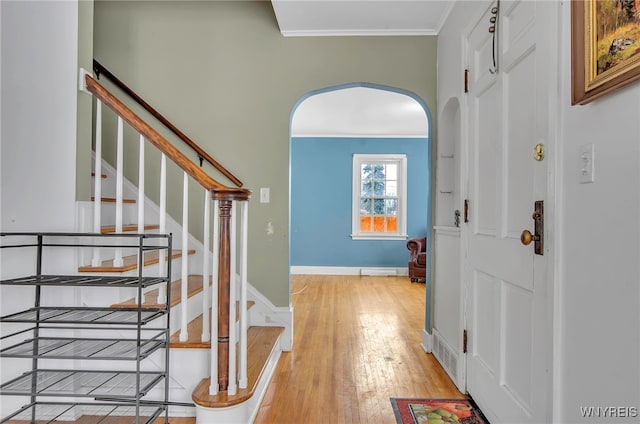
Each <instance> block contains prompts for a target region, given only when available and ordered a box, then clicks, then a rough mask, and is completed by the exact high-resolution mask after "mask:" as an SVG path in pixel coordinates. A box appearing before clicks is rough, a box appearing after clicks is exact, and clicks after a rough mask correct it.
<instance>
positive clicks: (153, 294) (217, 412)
mask: <svg viewBox="0 0 640 424" xmlns="http://www.w3.org/2000/svg"><path fill="white" fill-rule="evenodd" d="M86 78H87V87H88V88H87V89H88V90H89V91H91V93H93V94H94V95H95V96H97V98H99V99H100V101H102V102H104V104H106V105H107V106H109V107H110V108H112V109H113V110H114V111H115V112H116V114H118V115H121V116H124V118H123V119H124V120H125V121H126V122H127V123H129V125H131V126H132V127H133V128H134V129H135V130H137V131H138V132H139V133H140V134H141V135H144V138H145V139H146V140H147V142H150V143H151V144H153V145H154V146H155V147H157V148H158V149H159V150H160V151H161V152H162V153H163V154H165V155H167V157H168V158H170V159H171V160H173V161H174V162H175V163H176V164H178V166H179V167H180V168H182V169H183V170H184V172H185V187H186V179H187V174H188V175H190V176H191V177H192V178H193V179H195V181H197V182H198V183H199V184H200V185H201V186H203V187H204V188H205V189H206V190H207V191H208V192H210V193H212V194H213V196H212V197H213V199H214V200H216V202H218V203H219V204H220V205H219V209H220V216H221V217H220V220H221V223H219V228H220V231H219V237H220V241H219V243H220V248H219V249H218V251H217V254H218V255H219V257H220V265H219V269H220V271H219V273H218V280H219V281H220V283H219V289H218V298H219V302H220V303H219V305H221V306H220V308H221V310H222V312H220V314H221V315H220V316H221V317H224V310H225V309H224V308H225V306H224V305H225V303H224V302H225V298H226V308H227V309H226V310H227V311H228V305H229V298H228V296H229V294H228V290H229V277H230V273H231V272H235V268H234V267H233V266H232V267H230V266H229V265H228V263H230V262H231V256H230V250H229V247H228V245H226V244H223V243H228V241H227V240H226V239H228V238H229V237H230V236H232V232H231V231H230V230H229V228H230V223H231V219H230V218H229V215H228V214H227V215H225V213H226V212H225V211H229V210H230V209H231V208H232V207H234V206H232V205H234V204H235V199H236V198H238V199H240V200H245V201H246V200H248V194H247V193H250V192H248V191H247V190H245V189H241V188H228V187H225V186H223V185H221V184H219V183H217V182H216V181H215V180H213V179H211V178H210V177H209V176H208V175H206V174H204V173H203V172H202V171H201V170H200V168H198V167H197V166H196V165H195V164H192V163H191V162H190V161H189V160H188V159H186V158H185V157H184V156H183V155H182V154H181V153H180V152H178V151H177V150H176V149H175V148H173V147H172V146H170V145H167V143H168V142H166V140H165V139H164V138H162V136H160V135H159V134H158V133H156V132H155V130H153V129H152V128H150V127H149V126H148V124H146V123H145V122H144V121H142V120H141V119H140V118H139V117H137V116H135V114H133V112H131V111H130V110H128V109H127V108H126V106H124V105H123V104H121V103H120V102H119V101H118V100H117V99H115V98H114V96H113V95H111V94H110V93H109V92H108V91H106V90H105V89H104V88H103V87H102V86H100V85H99V84H97V82H96V81H95V80H93V79H92V78H91V77H89V76H87V77H86ZM141 140H142V137H141ZM141 143H142V141H141ZM99 157H100V156H98V155H97V154H96V170H98V158H99ZM108 168H109V166H108V165H106V164H104V165H100V170H99V171H98V174H99V175H100V177H99V178H96V173H92V176H93V178H94V180H99V181H105V182H106V184H109V182H108V181H109V180H110V179H111V178H112V177H113V176H114V175H110V174H113V171H109V169H108ZM105 169H107V171H106V172H103V171H104V170H105ZM120 172H121V171H120ZM122 179H123V177H122V174H118V176H117V178H115V180H120V181H122ZM236 180H237V179H236ZM238 181H239V180H238ZM100 184H105V183H100ZM120 184H122V183H120ZM129 184H130V183H129ZM96 187H97V185H96ZM96 190H97V188H96ZM100 190H101V191H102V189H100ZM122 191H123V189H122V188H120V190H119V192H120V194H119V195H116V197H109V196H102V193H101V192H100V194H99V195H96V197H98V198H99V199H100V202H101V203H100V205H101V207H102V205H104V204H110V206H106V205H105V206H106V207H109V208H113V205H112V204H113V203H116V204H120V205H122V206H121V207H129V208H131V207H141V206H142V207H143V209H142V210H143V211H144V209H145V208H144V205H141V203H142V204H144V203H145V202H148V199H147V200H145V199H144V198H141V197H140V196H139V197H138V199H137V200H136V199H133V198H124V197H123V196H122ZM141 191H143V190H141ZM128 195H129V197H135V194H134V193H128ZM116 199H119V201H118V200H116ZM92 201H94V204H95V203H97V202H96V201H95V198H94V197H92ZM218 203H214V204H218ZM149 206H151V208H150V209H152V210H153V209H156V210H159V211H160V215H161V216H162V211H163V209H162V206H160V208H158V206H156V205H149ZM215 213H217V211H215ZM183 215H184V212H183ZM206 215H207V214H206V212H205V216H206ZM97 216H100V215H97ZM120 217H121V218H120V219H122V212H120ZM138 217H139V218H140V215H139V216H138ZM158 219H160V217H158ZM132 221H135V220H133V219H130V220H129V221H128V222H132ZM120 222H122V221H120ZM141 222H143V221H141ZM160 222H161V224H157V223H155V222H154V223H147V222H144V225H143V227H144V231H145V232H148V231H150V232H157V231H161V228H162V226H163V225H166V224H162V219H160ZM214 222H215V221H214ZM101 224H102V225H101V226H100V228H99V231H100V232H101V233H103V234H107V233H108V234H123V235H124V234H126V233H136V232H138V224H136V223H130V224H127V225H121V227H120V228H121V233H116V225H113V223H112V222H107V223H102V222H101ZM225 226H226V227H225ZM183 227H184V225H183ZM205 228H206V227H205ZM225 228H226V229H225ZM94 232H96V231H94ZM165 232H167V233H168V232H169V231H168V230H167V231H165ZM173 232H174V233H176V232H179V233H182V232H183V231H182V228H180V229H176V228H174V229H173ZM205 232H206V230H205ZM225 237H226V239H225ZM187 240H189V238H188V237H187V236H183V238H182V245H183V246H187V245H189V248H188V249H186V248H185V249H184V250H181V249H179V248H175V247H174V250H173V251H172V254H171V258H170V259H171V260H172V261H176V266H175V267H174V266H172V267H171V268H172V269H178V268H180V266H179V264H180V263H182V268H184V264H185V263H186V262H184V261H182V260H183V256H184V253H186V255H187V256H188V257H193V258H199V260H200V261H202V260H203V258H204V256H205V255H207V256H209V255H211V253H210V252H208V251H205V249H204V248H203V247H202V245H197V243H194V242H193V241H189V242H187ZM176 242H177V239H176V238H174V244H176ZM216 243H217V242H216V241H215V239H214V246H215V244H216ZM177 244H179V243H177ZM207 245H208V243H207ZM207 250H208V249H207ZM215 252H216V249H214V254H216V253H215ZM160 260H161V259H160V256H159V254H158V251H153V250H152V251H148V252H145V253H144V255H143V262H142V265H143V267H144V269H145V271H143V273H146V272H147V271H146V268H147V267H148V268H149V272H150V273H151V274H152V273H153V270H154V269H156V268H157V265H158V264H159V262H160ZM195 260H196V261H197V260H198V259H195ZM223 261H226V263H227V265H225V263H223ZM92 263H93V265H84V266H80V267H79V268H78V272H79V273H108V274H120V273H126V274H127V275H131V274H132V273H137V272H138V263H139V261H138V256H137V255H136V254H133V255H132V254H128V255H126V256H124V257H123V258H122V265H116V264H114V259H102V260H100V261H96V260H92ZM191 263H193V261H190V262H189V264H191ZM96 264H97V265H96ZM191 268H192V266H191V265H189V266H188V268H187V270H186V273H185V271H184V270H183V271H182V272H183V275H182V276H181V277H180V278H175V277H173V281H172V283H171V284H170V287H167V290H170V307H171V308H172V312H171V318H172V319H174V320H177V318H174V317H175V316H178V315H180V314H182V315H183V316H184V315H185V312H184V311H185V310H186V311H187V312H186V315H187V316H189V317H192V318H189V320H188V325H187V326H186V328H187V334H188V337H187V340H183V341H181V340H180V330H179V328H180V325H176V324H175V323H172V324H171V325H172V332H173V333H172V336H171V338H170V341H169V348H170V349H171V351H172V354H171V356H172V357H173V356H175V355H178V358H179V360H174V359H173V358H172V360H171V362H172V366H171V372H170V376H171V377H172V380H175V381H177V380H180V381H179V384H178V386H180V387H183V388H184V390H189V387H191V388H192V389H193V390H192V391H191V392H190V393H182V392H179V390H182V389H176V393H178V396H179V397H180V398H179V399H171V397H170V401H177V402H185V401H187V399H185V396H188V399H189V400H190V401H193V402H194V404H195V406H196V413H195V415H196V418H197V421H198V422H203V423H211V422H225V423H232V422H238V423H244V422H249V421H252V419H253V418H252V417H253V416H255V413H256V412H257V408H258V407H259V404H260V401H261V399H262V396H263V395H264V391H265V390H266V386H267V384H268V381H269V379H270V377H271V373H272V372H273V369H274V368H275V363H276V362H277V360H278V358H279V355H280V352H281V351H282V347H281V342H280V340H281V337H282V335H283V332H284V330H285V329H284V327H281V326H275V325H276V324H273V323H270V325H269V326H264V325H259V324H261V319H260V318H255V319H252V318H251V317H252V309H253V307H254V305H255V303H256V301H254V300H248V301H247V304H246V309H247V310H248V314H247V315H248V325H247V324H245V325H247V327H248V330H247V333H246V351H247V354H246V358H247V368H246V370H247V371H246V380H247V384H246V386H247V387H246V388H238V390H237V391H236V393H235V394H229V392H228V391H227V388H226V386H225V385H224V384H223V383H220V384H218V385H217V386H218V391H217V393H216V394H214V395H211V394H210V387H211V379H210V377H209V375H208V369H209V368H210V366H212V365H211V360H210V358H209V356H210V355H212V354H213V352H214V350H215V351H218V352H219V351H220V349H225V347H221V344H220V343H221V342H220V340H225V339H226V340H227V342H226V343H227V345H228V340H229V337H228V336H226V335H224V334H223V335H220V334H219V337H220V336H222V338H218V340H215V342H216V343H215V344H214V347H213V349H212V343H211V341H203V340H202V339H203V331H202V330H203V326H204V325H205V323H204V318H203V314H202V312H201V311H202V310H203V300H205V299H203V298H204V296H205V293H208V292H209V290H208V289H207V290H206V291H205V290H204V289H205V287H204V284H203V281H204V278H205V277H204V276H203V275H202V274H201V273H198V272H197V271H195V270H194V269H191ZM205 268H206V265H205ZM194 271H195V272H194ZM243 272H244V273H245V274H246V270H244V271H243ZM244 278H246V276H245V277H244ZM207 279H208V285H209V286H211V284H212V278H211V277H209V276H207ZM183 280H184V281H183ZM225 284H226V286H225ZM183 285H186V287H184V286H183ZM225 287H226V289H225ZM225 290H227V292H225ZM185 294H186V296H185ZM159 296H162V294H161V293H160V292H159V290H158V289H154V290H150V291H148V292H145V293H144V294H143V297H142V302H141V307H142V308H143V309H144V308H158V307H161V306H163V305H161V304H160V302H159ZM183 297H184V298H183ZM122 298H123V299H122V300H118V301H117V302H115V303H113V302H111V303H112V305H111V306H112V307H121V308H132V307H138V302H137V299H135V298H132V297H131V293H129V294H128V296H126V297H125V296H124V294H123V296H122ZM259 301H260V302H264V300H261V299H259ZM209 303H210V302H209ZM236 303H237V307H236V322H235V323H228V324H227V328H228V330H227V331H229V332H234V333H235V332H238V333H241V332H242V330H241V328H242V327H238V324H237V321H238V318H239V317H240V315H241V314H240V312H239V311H240V308H241V306H240V302H239V301H236ZM173 309H175V310H176V311H180V313H177V312H176V313H174V311H173ZM198 311H200V312H198ZM212 314H216V315H215V316H218V313H217V312H215V311H212V310H211V309H210V310H209V314H208V316H209V317H211V316H212ZM181 318H182V321H181V322H182V326H184V323H185V322H186V321H184V318H183V317H181ZM217 319H218V320H220V319H223V318H219V317H218V318H217ZM227 319H228V312H227ZM252 321H255V322H253V323H252ZM176 322H177V321H176ZM267 322H269V321H267ZM208 325H209V328H211V321H209V323H208ZM272 325H273V326H272ZM174 327H175V328H174ZM183 328H184V327H183ZM218 328H220V327H218ZM208 334H211V331H209V332H208ZM222 346H225V345H224V341H223V345H222ZM239 350H240V349H239V347H238V348H236V355H237V356H238V359H237V363H240V359H239V356H240V353H239ZM174 351H175V352H174ZM174 353H175V355H174ZM203 358H205V360H203ZM207 358H209V359H207ZM224 359H225V358H223V360H224ZM180 367H182V370H181V369H180ZM224 367H225V365H222V369H223V370H224ZM219 368H220V366H219ZM198 370H200V371H198ZM182 371H185V372H182ZM186 371H188V372H186ZM194 372H198V373H199V374H200V375H199V377H197V378H195V379H193V380H192V381H191V380H189V381H186V379H187V377H186V376H187V375H188V376H189V378H190V376H191V374H193V373H194ZM224 378H227V379H235V378H236V376H233V375H231V376H227V377H224ZM224 378H223V379H222V380H218V381H225V380H224ZM214 386H216V384H214ZM170 411H171V410H170ZM183 413H184V412H181V414H183Z"/></svg>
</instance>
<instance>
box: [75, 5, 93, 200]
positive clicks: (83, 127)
mask: <svg viewBox="0 0 640 424" xmlns="http://www.w3.org/2000/svg"><path fill="white" fill-rule="evenodd" d="M92 60H93V0H80V1H78V68H84V69H86V70H88V71H91V69H92ZM77 107H78V121H77V131H76V135H77V144H76V155H77V156H76V157H77V160H76V200H89V198H90V197H91V176H90V174H91V137H92V134H91V132H92V131H91V110H92V97H91V96H90V95H89V94H87V93H83V92H81V91H78V106H77Z"/></svg>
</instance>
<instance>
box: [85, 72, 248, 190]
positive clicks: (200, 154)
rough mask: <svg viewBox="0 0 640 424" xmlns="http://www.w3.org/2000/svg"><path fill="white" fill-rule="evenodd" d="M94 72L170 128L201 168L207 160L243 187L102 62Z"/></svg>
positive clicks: (240, 183)
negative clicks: (195, 157)
mask: <svg viewBox="0 0 640 424" xmlns="http://www.w3.org/2000/svg"><path fill="white" fill-rule="evenodd" d="M93 70H94V71H95V73H96V76H97V77H98V78H99V77H100V74H103V75H104V76H105V77H107V78H108V79H109V80H111V82H113V83H114V84H115V85H116V86H117V87H119V88H120V89H121V90H122V91H124V92H125V93H127V94H128V95H129V96H130V97H131V98H132V99H133V100H135V101H136V102H137V103H138V104H139V105H140V106H142V107H143V108H145V110H146V111H147V112H149V113H150V114H151V115H153V116H154V117H155V118H156V119H157V120H158V121H160V122H161V123H162V124H163V125H164V126H166V127H167V128H169V129H170V130H171V131H172V132H173V133H174V134H175V135H176V136H178V138H180V140H182V141H184V142H185V143H187V145H189V147H191V148H192V149H193V150H194V151H195V152H196V153H197V154H198V158H199V159H200V166H202V160H203V159H204V160H206V161H207V162H209V163H210V164H211V165H212V166H213V167H214V168H216V169H217V170H218V171H220V172H221V173H222V174H223V175H224V176H225V177H227V178H229V180H230V181H231V182H233V183H234V184H235V185H236V186H238V187H242V181H240V180H239V179H238V178H237V177H236V176H235V175H233V174H232V173H231V172H230V171H229V170H228V169H226V168H225V167H224V166H222V165H221V164H220V163H219V162H218V161H216V160H215V159H214V158H212V157H211V156H210V155H209V154H208V153H207V152H205V151H204V150H203V149H202V148H201V147H200V146H198V144H197V143H196V142H195V141H193V140H191V139H190V138H189V137H188V136H187V135H186V134H185V133H183V132H182V131H180V129H179V128H178V127H176V126H175V125H173V124H172V123H171V121H169V120H168V119H167V118H165V117H164V116H162V114H160V112H158V111H157V110H156V109H154V108H153V106H151V105H150V104H149V103H147V102H146V101H145V100H144V99H143V98H142V97H140V96H139V95H138V94H137V93H136V92H135V91H133V90H132V89H131V88H129V87H128V86H127V85H126V84H125V83H124V82H122V81H121V80H120V79H119V78H118V77H116V76H115V75H114V74H112V73H111V72H110V71H109V70H108V69H107V68H105V67H104V66H103V65H102V64H100V62H98V61H97V60H95V59H93Z"/></svg>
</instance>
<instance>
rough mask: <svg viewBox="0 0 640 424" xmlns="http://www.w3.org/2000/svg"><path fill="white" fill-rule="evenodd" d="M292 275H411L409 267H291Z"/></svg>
mask: <svg viewBox="0 0 640 424" xmlns="http://www.w3.org/2000/svg"><path fill="white" fill-rule="evenodd" d="M291 274H292V275H293V274H307V275H409V270H408V269H407V267H400V268H396V267H360V266H355V267H350V266H304V265H297V266H292V267H291Z"/></svg>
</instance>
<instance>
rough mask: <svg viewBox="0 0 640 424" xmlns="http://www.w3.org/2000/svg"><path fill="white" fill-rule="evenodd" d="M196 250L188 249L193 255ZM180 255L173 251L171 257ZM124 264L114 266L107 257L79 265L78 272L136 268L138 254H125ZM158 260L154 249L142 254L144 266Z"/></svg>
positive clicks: (123, 270)
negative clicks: (96, 261) (92, 263)
mask: <svg viewBox="0 0 640 424" xmlns="http://www.w3.org/2000/svg"><path fill="white" fill-rule="evenodd" d="M195 253H196V251H195V250H194V249H190V250H188V254H189V255H194V254H195ZM181 256H182V251H175V250H174V251H173V255H172V256H171V257H172V259H177V258H180V257H181ZM123 261H124V264H123V265H122V266H114V265H113V259H107V260H104V261H102V264H101V265H100V266H96V267H93V266H91V265H87V266H81V267H80V268H78V272H125V271H131V270H132V269H137V268H138V255H130V256H125V257H124V258H123ZM158 262H160V260H159V259H158V251H157V250H154V251H151V252H146V253H145V254H144V262H143V265H144V266H149V265H153V264H157V263H158Z"/></svg>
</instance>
